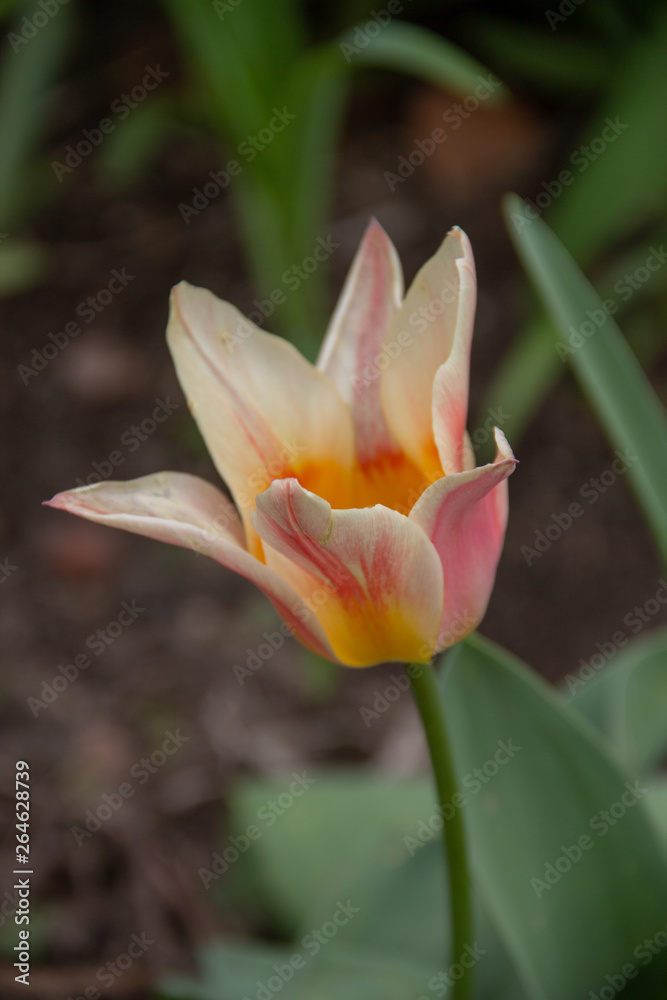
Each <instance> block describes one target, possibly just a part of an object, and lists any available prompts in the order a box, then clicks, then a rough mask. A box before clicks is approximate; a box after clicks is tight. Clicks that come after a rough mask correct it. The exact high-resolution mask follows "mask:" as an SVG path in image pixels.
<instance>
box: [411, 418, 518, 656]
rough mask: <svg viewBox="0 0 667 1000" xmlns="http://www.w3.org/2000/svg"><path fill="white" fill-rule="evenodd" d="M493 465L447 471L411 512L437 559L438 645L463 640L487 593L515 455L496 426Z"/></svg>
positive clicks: (474, 623)
mask: <svg viewBox="0 0 667 1000" xmlns="http://www.w3.org/2000/svg"><path fill="white" fill-rule="evenodd" d="M496 444H497V446H498V453H497V455H496V459H495V461H494V462H493V463H492V464H489V465H483V466H480V467H479V468H478V469H473V470H471V471H469V472H457V473H452V474H451V475H449V476H445V477H444V478H443V479H441V480H439V482H437V483H434V484H433V486H429V488H428V489H427V490H426V491H425V492H424V494H423V495H422V496H421V498H420V499H419V500H418V501H417V503H416V504H415V506H414V507H413V509H412V510H411V512H410V520H411V521H413V522H414V523H415V524H418V525H419V526H420V527H421V528H422V529H423V530H424V531H425V533H426V534H427V535H428V537H429V538H430V539H431V541H432V542H433V545H434V546H435V548H436V550H437V552H438V554H439V556H440V560H441V562H442V569H443V575H444V584H445V591H444V612H443V616H442V622H441V626H440V636H439V640H438V649H444V648H445V647H446V646H451V645H452V644H453V643H455V642H457V641H458V640H459V639H462V638H463V637H464V636H465V635H467V634H468V633H469V632H471V631H472V630H473V629H474V628H475V627H476V626H477V625H478V624H479V622H480V621H481V619H482V617H483V616H484V612H485V611H486V606H487V604H488V602H489V598H490V596H491V591H492V589H493V583H494V580H495V575H496V567H497V565H498V560H499V558H500V553H501V550H502V545H503V539H504V537H505V528H506V525H507V512H508V501H507V477H508V476H509V475H510V474H511V473H512V472H513V471H514V468H515V465H516V459H515V458H514V455H513V454H512V450H511V448H510V446H509V445H508V443H507V441H506V440H505V437H504V435H503V434H502V432H501V431H499V430H498V429H497V428H496Z"/></svg>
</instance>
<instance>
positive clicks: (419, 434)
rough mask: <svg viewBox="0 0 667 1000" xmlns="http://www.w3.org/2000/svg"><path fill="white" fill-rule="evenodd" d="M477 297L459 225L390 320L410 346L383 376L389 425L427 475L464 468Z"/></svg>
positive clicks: (394, 335)
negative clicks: (471, 353) (471, 352)
mask: <svg viewBox="0 0 667 1000" xmlns="http://www.w3.org/2000/svg"><path fill="white" fill-rule="evenodd" d="M475 302H476V280H475V266H474V261H473V256H472V250H471V247H470V242H469V240H468V237H467V236H466V235H465V233H464V232H462V230H460V229H458V228H454V229H452V231H451V232H450V233H448V235H447V237H446V238H445V240H444V242H443V244H442V246H441V247H440V249H439V250H438V252H437V253H436V254H435V256H434V257H432V258H431V259H430V260H429V261H427V263H426V264H425V265H424V267H423V268H422V269H421V271H419V273H418V274H417V276H416V278H415V280H414V281H413V283H412V285H411V286H410V288H409V290H408V293H407V295H406V297H405V300H404V302H403V305H402V306H401V308H400V310H399V311H398V313H397V314H396V316H395V317H394V319H393V320H392V322H391V324H390V328H389V332H388V334H387V342H388V343H395V344H397V345H403V346H402V349H401V350H400V353H398V354H397V357H396V358H395V360H393V361H391V362H390V363H389V365H388V366H387V368H386V370H385V371H384V373H383V375H382V379H381V393H382V400H383V405H384V411H385V413H386V414H387V420H388V422H389V426H390V428H391V430H392V432H393V434H394V436H395V437H396V438H397V440H398V441H399V442H400V443H401V445H402V447H403V448H404V450H405V451H406V452H407V454H408V455H410V457H411V458H412V460H413V461H414V462H415V463H416V464H417V465H419V467H420V468H421V469H422V470H423V471H424V473H425V474H426V476H427V478H430V477H432V476H433V474H434V473H435V474H438V472H441V470H444V472H446V473H450V472H460V471H461V469H462V468H463V464H464V452H465V444H464V432H465V425H466V414H467V410H468V369H469V359H470V344H471V340H472V330H473V322H474V314H475ZM440 467H441V468H440Z"/></svg>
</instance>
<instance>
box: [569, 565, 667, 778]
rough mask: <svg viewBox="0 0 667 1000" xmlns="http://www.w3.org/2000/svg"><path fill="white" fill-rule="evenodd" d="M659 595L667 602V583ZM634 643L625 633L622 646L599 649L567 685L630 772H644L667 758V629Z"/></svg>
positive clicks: (638, 623)
mask: <svg viewBox="0 0 667 1000" xmlns="http://www.w3.org/2000/svg"><path fill="white" fill-rule="evenodd" d="M657 593H658V595H660V596H661V597H663V599H664V600H663V603H667V583H665V582H664V581H661V586H660V587H659V588H658V591H657ZM651 600H653V602H654V603H655V604H656V605H659V601H658V599H657V598H651ZM641 610H642V609H640V611H641ZM630 614H631V615H632V612H630ZM630 621H631V623H632V626H631V627H632V629H636V628H637V627H638V628H642V627H643V622H642V619H641V618H640V617H639V616H638V615H634V616H632V618H631V619H630ZM620 636H622V639H621V638H620ZM628 639H629V635H628V634H627V633H626V632H625V631H619V633H618V642H614V641H612V640H611V639H607V640H605V641H604V643H601V644H598V650H597V651H596V653H595V655H594V656H593V657H591V662H590V663H588V664H584V665H583V666H582V667H580V669H579V670H578V671H574V672H573V673H571V674H568V675H567V677H566V678H565V685H566V689H567V690H568V692H569V693H570V695H571V704H572V706H573V707H574V708H575V709H576V710H577V711H578V712H581V713H582V714H583V715H585V716H586V717H587V718H588V719H589V721H590V722H592V723H593V724H594V725H595V726H597V728H598V729H599V730H600V731H601V732H602V733H603V734H604V735H605V736H606V737H607V738H608V739H609V740H610V742H611V743H612V744H613V746H614V747H615V749H616V751H617V752H618V753H619V755H620V757H621V759H622V760H623V761H624V762H625V763H626V764H627V765H628V767H630V768H631V769H632V770H633V771H637V772H641V771H645V770H646V769H647V768H651V767H652V766H654V765H655V764H657V763H658V762H659V761H660V759H661V758H662V757H663V756H664V754H665V753H667V629H660V630H658V631H656V632H653V633H652V634H650V635H648V636H646V637H645V638H642V639H634V640H633V641H632V642H631V643H630V645H627V643H628ZM619 643H621V645H619ZM623 647H626V648H623Z"/></svg>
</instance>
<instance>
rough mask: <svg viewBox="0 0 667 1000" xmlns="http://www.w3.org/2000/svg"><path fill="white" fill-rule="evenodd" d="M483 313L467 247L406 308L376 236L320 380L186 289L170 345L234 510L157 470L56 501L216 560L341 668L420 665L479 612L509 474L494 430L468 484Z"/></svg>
mask: <svg viewBox="0 0 667 1000" xmlns="http://www.w3.org/2000/svg"><path fill="white" fill-rule="evenodd" d="M475 297H476V282H475V271H474V262H473V256H472V251H471V248H470V244H469V241H468V239H467V237H466V236H465V234H464V233H463V232H462V231H461V230H460V229H453V230H452V231H451V232H450V233H449V234H448V236H447V237H446V239H445V240H444V242H443V243H442V245H441V247H440V249H439V250H438V251H437V253H436V254H435V256H434V257H432V258H431V259H430V260H429V261H428V262H427V263H426V264H425V266H424V267H423V268H422V269H421V270H420V271H419V273H418V274H417V276H416V278H415V280H414V281H413V283H412V285H411V286H410V288H409V290H408V292H407V294H406V295H405V297H403V279H402V272H401V266H400V263H399V261H398V257H397V254H396V251H395V249H394V247H393V245H392V243H391V241H390V240H389V238H388V236H387V235H386V233H385V232H384V230H383V229H382V228H381V227H380V226H379V224H378V223H377V222H375V221H373V222H371V224H370V225H369V227H368V229H367V231H366V233H365V235H364V237H363V240H362V243H361V246H360V248H359V250H358V252H357V255H356V257H355V259H354V262H353V264H352V267H351V270H350V273H349V275H348V278H347V280H346V283H345V286H344V288H343V292H342V294H341V297H340V299H339V302H338V305H337V307H336V309H335V312H334V315H333V318H332V320H331V324H330V326H329V329H328V332H327V334H326V337H325V340H324V343H323V346H322V350H321V352H320V356H319V359H318V361H317V364H316V365H311V364H310V363H309V362H308V361H307V360H306V359H305V358H304V357H302V356H301V355H300V354H299V352H298V351H297V350H296V349H295V348H294V347H293V346H292V345H291V344H289V343H288V342H287V341H286V340H283V339H281V338H279V337H275V336H272V335H271V334H268V333H265V332H263V331H262V330H260V329H259V328H257V327H256V326H255V325H253V324H252V323H250V322H249V321H248V320H246V319H245V318H244V317H243V316H242V315H241V314H240V313H239V312H238V310H237V309H235V308H234V306H232V305H230V304H229V303H228V302H223V301H220V300H219V299H218V298H216V296H214V295H213V294H212V293H211V292H209V291H206V290H204V289H201V288H195V287H193V286H191V285H188V284H186V283H185V282H181V283H180V284H179V285H177V286H176V287H175V288H174V290H173V292H172V297H171V311H170V317H169V324H168V328H167V340H168V344H169V348H170V351H171V354H172V356H173V360H174V364H175V366H176V371H177V373H178V378H179V380H180V383H181V386H182V387H183V391H184V393H185V395H186V397H187V400H188V403H189V406H190V409H191V411H192V413H193V415H194V418H195V420H196V421H197V424H198V426H199V429H200V431H201V433H202V435H203V437H204V440H205V442H206V444H207V446H208V449H209V451H210V454H211V457H212V459H213V461H214V463H215V465H216V468H217V470H218V472H219V474H220V476H221V477H222V479H223V480H224V481H225V482H226V484H227V486H228V488H229V491H230V493H231V496H232V498H233V501H234V502H232V501H231V500H229V499H228V498H227V496H226V495H225V494H224V493H223V492H222V491H221V490H220V489H218V488H217V487H216V486H213V485H212V484H210V483H208V482H206V481H204V480H202V479H200V478H198V477H196V476H192V475H187V474H185V473H179V472H160V473H157V474H155V475H149V476H144V477H142V478H140V479H135V480H133V481H130V482H124V483H123V482H106V483H98V484H95V485H93V486H84V487H81V488H79V489H74V490H72V491H70V492H66V493H60V494H58V495H57V496H55V497H54V498H53V500H51V501H50V502H49V503H50V505H51V506H52V507H58V508H61V509H63V510H67V511H70V512H71V513H74V514H78V515H79V516H81V517H85V518H88V519H89V520H91V521H97V522H99V523H100V524H107V525H111V526H113V527H117V528H124V529H125V530H127V531H132V532H135V533H137V534H140V535H146V536H148V537H150V538H155V539H159V540H160V541H164V542H171V543H173V544H175V545H180V546H184V547H186V548H191V549H194V550H196V551H198V552H202V553H205V554H206V555H208V556H210V557H211V558H213V559H216V560H217V561H218V562H220V563H222V565H223V566H226V567H227V568H228V569H231V570H234V571H235V572H236V573H239V574H241V575H242V576H244V577H246V578H247V579H248V580H251V581H252V582H253V583H255V584H256V585H257V586H258V587H259V588H260V589H261V590H262V591H263V592H264V593H265V594H266V595H267V596H268V597H269V599H270V600H271V601H272V602H273V604H274V606H275V607H276V609H277V611H278V613H279V614H280V615H281V616H282V618H283V619H284V621H285V622H286V623H287V626H288V630H289V632H290V633H293V634H295V635H296V636H297V638H298V639H300V640H301V642H303V643H304V644H305V645H306V646H307V647H309V648H310V649H311V650H314V651H315V652H317V653H319V654H320V655H321V656H324V657H327V658H328V659H330V660H333V661H336V662H339V663H342V664H346V665H348V666H358V667H363V666H369V665H371V664H375V663H380V662H384V661H387V660H401V661H411V662H419V663H427V662H428V661H429V660H430V659H431V657H432V656H433V654H434V653H436V652H438V651H439V650H440V649H443V648H445V647H446V646H449V645H451V644H452V643H453V642H455V641H457V640H458V639H460V638H463V636H464V635H466V634H467V633H469V632H470V631H472V629H474V628H475V627H476V626H477V624H478V623H479V621H480V620H481V618H482V616H483V614H484V612H485V610H486V606H487V603H488V600H489V597H490V594H491V589H492V586H493V581H494V577H495V572H496V566H497V563H498V559H499V556H500V551H501V547H502V542H503V537H504V532H505V525H506V521H507V477H508V476H509V475H510V473H511V472H512V471H513V469H514V466H515V459H514V456H513V455H512V452H511V450H510V448H509V446H508V444H507V442H506V441H505V438H504V436H503V435H502V433H501V432H500V431H496V443H497V455H496V459H495V461H494V462H492V463H490V464H488V465H483V466H481V467H479V468H475V464H474V458H473V454H472V448H471V446H470V442H469V439H468V437H467V434H466V430H465V427H466V414H467V409H468V375H469V364H470V345H471V340H472V332H473V321H474V313H475Z"/></svg>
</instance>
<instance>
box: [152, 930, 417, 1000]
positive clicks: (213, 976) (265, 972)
mask: <svg viewBox="0 0 667 1000" xmlns="http://www.w3.org/2000/svg"><path fill="white" fill-rule="evenodd" d="M352 919H354V918H352ZM323 940H324V941H325V943H324V944H322V945H321V946H318V944H317V942H316V941H315V939H314V938H313V937H312V936H311V937H310V938H308V936H306V937H304V939H303V940H302V941H301V942H297V943H295V944H294V945H293V946H291V947H289V948H271V947H269V946H266V945H252V944H246V943H244V942H238V943H236V944H228V943H225V944H224V945H223V944H216V945H213V946H211V947H209V948H207V949H205V950H204V951H203V953H202V956H201V964H202V980H201V981H200V982H198V981H197V980H192V979H172V980H171V981H168V982H166V983H164V984H163V986H162V995H163V996H166V997H171V998H177V1000H241V998H242V997H257V996H262V997H270V996H273V995H274V994H276V993H280V996H281V997H283V998H284V1000H369V998H370V997H382V998H383V1000H406V997H413V996H414V997H416V996H418V995H419V993H421V992H424V991H425V990H427V988H428V987H427V983H428V980H429V978H430V976H431V975H432V970H431V969H429V968H428V967H426V968H424V967H422V966H420V965H418V964H417V963H407V962H401V961H400V960H397V959H395V958H391V957H389V956H388V957H387V958H386V960H385V961H384V962H383V963H378V962H377V961H376V959H375V958H374V956H368V955H365V954H364V953H363V952H361V951H359V950H357V949H354V950H350V951H348V952H342V951H341V950H337V951H336V952H335V954H334V953H332V950H331V945H330V944H328V943H326V938H323ZM316 947H317V948H318V951H317V952H315V948H316ZM292 962H294V963H295V964H296V966H297V967H296V968H295V966H294V965H293V964H292Z"/></svg>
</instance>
